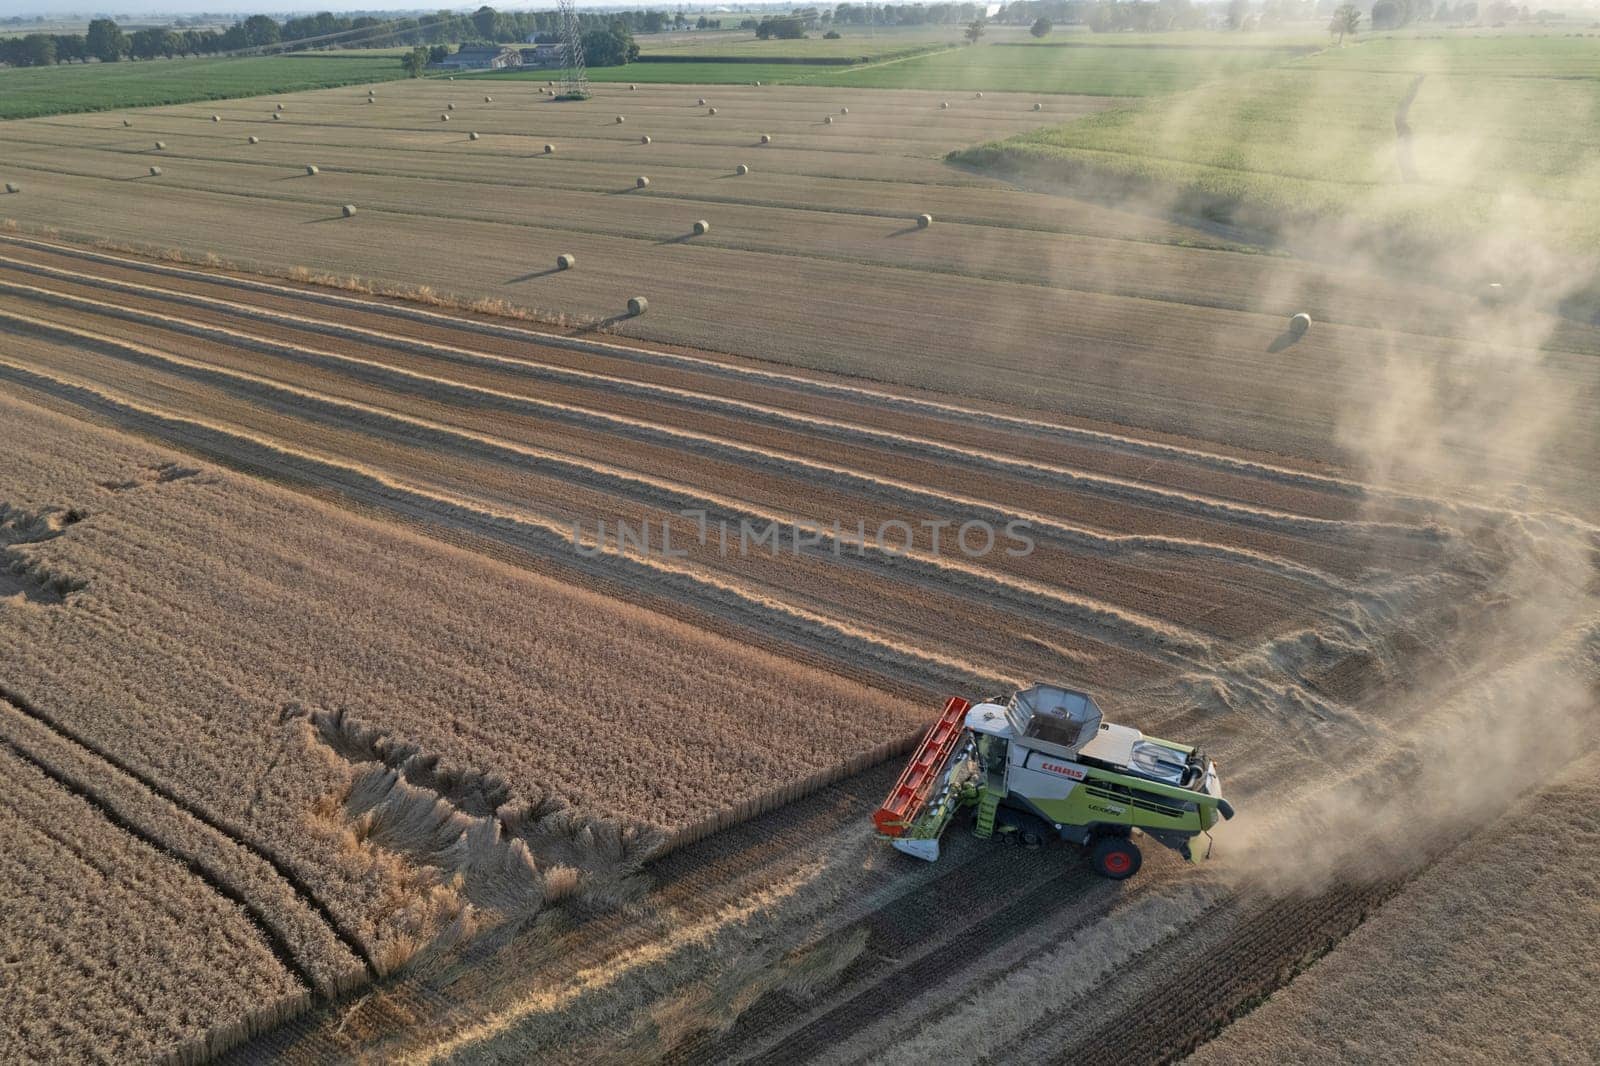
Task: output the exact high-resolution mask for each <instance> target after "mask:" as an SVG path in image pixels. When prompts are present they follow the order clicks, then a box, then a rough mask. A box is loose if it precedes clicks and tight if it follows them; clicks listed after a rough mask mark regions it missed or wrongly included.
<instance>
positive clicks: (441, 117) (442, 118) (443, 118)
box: [439, 113, 450, 122]
mask: <svg viewBox="0 0 1600 1066" xmlns="http://www.w3.org/2000/svg"><path fill="white" fill-rule="evenodd" d="M439 121H440V122H449V121H450V116H449V115H446V114H442V113H441V114H440V115H439Z"/></svg>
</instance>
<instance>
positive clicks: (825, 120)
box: [822, 115, 833, 126]
mask: <svg viewBox="0 0 1600 1066" xmlns="http://www.w3.org/2000/svg"><path fill="white" fill-rule="evenodd" d="M822 124H823V125H824V126H831V125H833V116H832V115H824V116H822Z"/></svg>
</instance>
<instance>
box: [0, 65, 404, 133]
mask: <svg viewBox="0 0 1600 1066" xmlns="http://www.w3.org/2000/svg"><path fill="white" fill-rule="evenodd" d="M401 75H402V71H401V69H400V64H399V61H398V60H396V59H395V58H394V57H393V56H351V55H341V56H321V55H297V56H247V57H240V58H232V57H229V58H221V59H148V60H144V61H142V62H138V63H131V62H129V63H85V64H74V65H71V66H65V65H64V66H56V67H23V68H20V69H4V70H0V119H8V118H30V117H35V116H38V115H57V114H63V113H66V112H72V111H104V110H107V109H109V108H121V107H148V106H150V105H153V104H181V103H185V102H187V101H190V100H228V99H232V98H234V97H240V96H258V95H260V94H262V93H279V92H298V91H300V90H304V89H321V88H328V87H331V86H335V85H357V84H362V83H365V82H373V81H390V80H393V79H395V78H398V77H400V76H401Z"/></svg>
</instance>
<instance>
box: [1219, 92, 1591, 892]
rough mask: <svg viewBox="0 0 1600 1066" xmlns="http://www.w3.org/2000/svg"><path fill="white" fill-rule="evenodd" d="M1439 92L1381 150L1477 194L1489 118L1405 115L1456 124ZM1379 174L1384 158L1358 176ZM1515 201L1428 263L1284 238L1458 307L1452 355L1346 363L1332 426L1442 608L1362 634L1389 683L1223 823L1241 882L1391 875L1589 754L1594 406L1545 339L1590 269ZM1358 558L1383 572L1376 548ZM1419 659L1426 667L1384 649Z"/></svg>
mask: <svg viewBox="0 0 1600 1066" xmlns="http://www.w3.org/2000/svg"><path fill="white" fill-rule="evenodd" d="M1452 91H1453V89H1452V83H1451V82H1450V80H1449V79H1441V78H1429V79H1427V80H1426V82H1425V83H1423V84H1422V86H1421V90H1420V99H1419V102H1418V104H1419V109H1418V111H1414V112H1412V114H1411V116H1410V122H1411V124H1412V125H1413V126H1415V127H1416V129H1415V134H1416V135H1415V136H1414V137H1410V138H1407V142H1408V143H1407V144H1405V145H1404V146H1397V149H1398V150H1400V151H1403V152H1405V153H1408V154H1409V155H1410V161H1411V163H1412V164H1413V165H1414V167H1415V169H1416V173H1417V174H1418V175H1419V176H1420V179H1421V180H1423V181H1426V180H1428V178H1429V176H1430V175H1431V176H1435V177H1437V176H1440V175H1446V174H1448V175H1451V176H1452V178H1453V181H1454V183H1456V184H1460V185H1474V184H1479V185H1480V187H1481V183H1480V182H1479V181H1478V176H1477V175H1472V174H1471V171H1470V169H1469V170H1468V171H1467V174H1468V175H1469V176H1467V177H1463V170H1462V168H1464V167H1465V168H1471V167H1473V166H1474V165H1475V162H1474V161H1477V160H1486V159H1490V158H1493V157H1494V155H1495V154H1496V152H1497V151H1498V150H1501V149H1500V148H1499V147H1498V146H1497V145H1496V144H1495V143H1493V130H1494V129H1495V128H1496V125H1497V122H1496V121H1493V120H1490V121H1485V122H1484V123H1483V128H1484V129H1485V130H1486V131H1488V132H1487V133H1484V134H1483V135H1481V136H1480V135H1478V134H1476V133H1472V132H1469V131H1462V130H1454V131H1450V132H1449V134H1448V135H1446V134H1445V133H1442V132H1441V131H1439V130H1429V129H1427V128H1426V126H1425V125H1424V121H1425V120H1424V119H1421V118H1419V117H1418V114H1419V112H1420V113H1421V114H1423V115H1426V114H1428V113H1429V111H1428V109H1426V108H1424V107H1423V105H1426V104H1429V103H1432V104H1433V105H1434V107H1433V108H1432V111H1433V113H1436V114H1437V113H1442V112H1445V111H1450V110H1457V111H1459V110H1460V109H1459V107H1451V106H1447V107H1443V108H1441V107H1439V106H1438V104H1439V101H1438V99H1437V97H1438V94H1448V93H1450V92H1452ZM1430 95H1433V96H1434V97H1435V99H1434V100H1433V101H1429V99H1428V98H1429V96H1430ZM1489 118H1491V119H1493V118H1495V117H1493V116H1490V117H1489ZM1498 118H1500V119H1503V118H1504V116H1498ZM1388 150H1389V149H1387V148H1386V149H1385V151H1386V152H1387V151H1388ZM1386 166H1387V167H1389V168H1390V169H1392V170H1396V171H1398V169H1399V161H1398V160H1394V161H1390V160H1375V161H1374V164H1373V167H1374V169H1375V170H1380V171H1381V170H1383V169H1384V168H1385V167H1386ZM1489 180H1490V179H1489V177H1488V176H1487V175H1485V176H1483V178H1482V181H1483V182H1488V181H1489ZM1533 192H1534V190H1525V189H1518V188H1513V187H1509V186H1506V185H1501V186H1500V187H1499V188H1498V189H1497V196H1496V197H1495V198H1494V199H1493V201H1492V205H1491V207H1490V208H1489V211H1488V214H1487V217H1484V216H1479V218H1478V220H1477V222H1478V224H1476V225H1474V226H1472V227H1470V228H1469V229H1468V230H1467V231H1465V232H1464V233H1463V234H1462V235H1460V236H1458V237H1457V238H1455V239H1453V240H1451V241H1449V242H1447V243H1443V244H1439V245H1438V246H1437V247H1435V248H1433V249H1432V250H1430V251H1428V252H1426V253H1421V252H1419V250H1418V249H1417V248H1416V247H1415V246H1413V247H1412V248H1411V249H1410V251H1409V253H1408V255H1407V256H1406V258H1405V259H1404V260H1403V261H1398V260H1397V259H1396V258H1395V257H1394V256H1393V254H1392V250H1391V251H1390V252H1388V253H1386V252H1383V251H1379V250H1376V249H1377V246H1376V245H1375V243H1374V241H1373V240H1372V237H1371V234H1370V233H1368V232H1363V231H1362V230H1361V228H1360V226H1359V225H1358V223H1356V222H1353V221H1349V222H1342V223H1337V224H1332V225H1323V226H1320V227H1318V228H1317V230H1316V231H1315V232H1314V233H1311V234H1303V235H1300V236H1299V237H1298V238H1296V237H1290V238H1289V243H1291V244H1297V245H1299V246H1301V247H1306V246H1311V247H1314V248H1315V250H1316V258H1317V259H1318V260H1319V261H1321V262H1323V263H1326V264H1328V265H1330V266H1333V267H1335V268H1336V269H1340V270H1345V271H1354V272H1358V273H1360V274H1363V275H1365V276H1369V277H1371V276H1384V275H1388V276H1396V277H1398V276H1405V277H1407V278H1410V279H1416V278H1424V279H1428V280H1429V281H1430V283H1432V284H1436V285H1438V286H1441V287H1444V288H1446V289H1449V290H1453V291H1455V292H1457V293H1460V294H1463V295H1465V296H1466V297H1467V298H1466V299H1464V300H1461V301H1459V302H1458V303H1457V304H1456V307H1457V310H1456V312H1455V321H1454V323H1453V325H1454V326H1455V330H1454V332H1455V334H1456V335H1457V336H1458V337H1461V338H1463V343H1460V344H1458V345H1455V346H1453V347H1452V349H1451V350H1450V352H1449V354H1447V355H1443V356H1441V354H1440V352H1439V349H1438V348H1437V347H1436V346H1431V345H1428V344H1426V343H1424V342H1423V339H1422V338H1419V337H1417V336H1414V335H1410V334H1407V333H1403V332H1400V331H1389V332H1386V333H1383V334H1381V335H1380V337H1381V340H1380V341H1379V343H1378V344H1377V345H1376V346H1375V350H1372V351H1370V352H1367V353H1364V356H1365V358H1366V361H1365V362H1364V363H1362V362H1353V363H1351V364H1350V365H1349V366H1347V367H1346V373H1345V374H1344V375H1343V377H1344V378H1345V381H1344V382H1343V386H1342V388H1343V391H1342V393H1341V394H1340V395H1339V396H1338V397H1337V401H1336V403H1337V406H1336V417H1335V423H1334V438H1335V439H1334V443H1335V444H1336V445H1337V447H1338V449H1339V450H1340V451H1341V452H1342V453H1343V454H1344V455H1345V456H1347V457H1348V460H1349V463H1350V465H1351V468H1352V471H1353V472H1354V473H1356V474H1357V475H1358V476H1359V477H1361V478H1362V480H1364V481H1366V482H1368V483H1369V484H1372V485H1374V486H1380V487H1384V488H1388V489H1393V490H1397V491H1402V492H1405V493H1407V494H1408V497H1409V498H1416V497H1420V498H1422V499H1424V500H1426V501H1429V502H1428V503H1426V504H1425V505H1424V506H1426V507H1427V508H1429V509H1430V510H1431V514H1430V515H1429V517H1430V518H1431V519H1432V520H1433V521H1434V522H1436V523H1437V525H1438V526H1439V527H1440V528H1441V529H1443V530H1446V531H1447V535H1448V537H1449V551H1448V552H1446V553H1444V554H1443V555H1442V556H1441V562H1440V564H1439V565H1440V567H1441V570H1443V569H1446V568H1448V569H1449V570H1450V574H1449V578H1448V580H1447V581H1445V582H1444V587H1447V588H1449V589H1450V593H1449V595H1450V597H1451V600H1452V602H1450V603H1449V604H1448V605H1447V606H1446V609H1445V610H1444V611H1442V612H1441V611H1439V610H1434V611H1431V612H1425V613H1423V614H1421V615H1419V614H1417V613H1414V612H1413V613H1410V614H1403V615H1400V616H1399V619H1398V621H1397V625H1396V626H1395V627H1393V628H1392V629H1391V630H1390V631H1389V632H1387V633H1375V634H1372V638H1373V640H1374V646H1373V647H1372V648H1370V649H1368V651H1369V652H1370V653H1371V654H1372V655H1373V656H1374V657H1375V658H1376V659H1378V660H1381V661H1384V662H1387V663H1391V664H1393V663H1396V662H1400V663H1402V665H1401V666H1400V667H1399V671H1400V672H1399V681H1400V684H1399V685H1398V686H1397V687H1396V686H1391V687H1390V688H1388V689H1386V690H1385V691H1384V694H1383V695H1381V696H1379V697H1377V698H1374V699H1367V700H1364V701H1359V702H1355V703H1353V704H1352V705H1351V706H1348V707H1344V708H1342V710H1343V711H1345V712H1348V713H1346V714H1343V715H1341V721H1340V726H1341V728H1339V729H1330V730H1325V731H1322V732H1320V733H1319V732H1316V731H1307V732H1305V733H1302V734H1300V735H1299V736H1298V737H1297V738H1296V739H1297V742H1299V743H1301V744H1302V745H1304V746H1308V747H1309V748H1310V750H1309V752H1307V754H1308V755H1309V756H1310V758H1309V759H1308V766H1307V769H1306V774H1305V779H1304V780H1301V781H1297V782H1283V786H1284V787H1283V790H1282V792H1283V795H1284V796H1286V797H1292V798H1288V799H1285V800H1284V801H1282V802H1278V801H1277V800H1276V799H1275V797H1274V796H1273V795H1272V794H1271V793H1272V791H1273V790H1263V791H1264V793H1266V794H1263V795H1260V796H1258V797H1256V800H1255V803H1254V804H1252V805H1250V806H1247V807H1245V808H1244V809H1243V812H1242V813H1241V816H1240V817H1239V818H1238V819H1237V820H1236V821H1235V822H1233V823H1232V824H1230V825H1227V826H1225V827H1223V829H1222V831H1221V832H1220V833H1219V834H1218V840H1219V847H1220V848H1221V850H1222V852H1223V854H1224V855H1226V856H1227V858H1226V865H1227V866H1228V868H1229V870H1230V874H1231V876H1233V877H1235V878H1237V880H1238V881H1239V882H1240V883H1241V884H1247V885H1250V886H1252V887H1256V888H1266V889H1268V890H1276V891H1317V890H1320V889H1322V888H1325V887H1327V886H1328V885H1329V884H1331V883H1333V882H1334V881H1336V880H1341V879H1351V878H1355V879H1364V878H1371V879H1383V878H1391V877H1400V876H1404V875H1406V874H1407V873H1409V872H1411V871H1414V870H1415V869H1416V868H1418V867H1419V866H1420V865H1421V863H1422V862H1423V861H1425V860H1426V859H1428V858H1430V857H1436V856H1438V855H1439V854H1442V853H1443V851H1444V850H1445V849H1446V848H1448V847H1449V846H1451V845H1452V844H1454V843H1456V842H1458V841H1460V840H1462V839H1464V838H1465V837H1466V835H1467V834H1469V833H1470V832H1471V831H1473V830H1474V829H1476V828H1479V827H1481V826H1482V825H1484V824H1486V823H1487V822H1489V821H1490V820H1492V819H1494V818H1497V817H1499V816H1501V815H1503V814H1505V813H1507V812H1508V811H1509V810H1510V809H1512V808H1513V807H1514V806H1515V804H1516V803H1517V802H1518V800H1519V797H1522V796H1524V795H1526V794H1527V793H1529V792H1530V791H1531V790H1537V789H1538V788H1539V787H1540V786H1541V785H1542V784H1544V783H1546V782H1547V781H1549V780H1550V779H1551V778H1552V777H1554V776H1555V775H1557V774H1558V773H1559V771H1560V770H1561V768H1562V767H1564V766H1565V765H1567V764H1568V763H1569V762H1570V761H1572V760H1573V759H1575V758H1578V757H1579V756H1580V755H1582V754H1583V753H1584V752H1585V751H1586V750H1591V749H1592V748H1593V747H1594V746H1595V742H1594V741H1593V740H1592V739H1591V738H1592V736H1593V734H1594V728H1593V727H1594V724H1595V723H1596V721H1597V720H1600V711H1597V706H1600V581H1597V578H1596V562H1597V558H1600V531H1597V529H1596V527H1595V526H1593V525H1592V524H1590V522H1589V521H1588V520H1587V519H1586V516H1592V515H1593V514H1595V513H1596V512H1595V509H1596V506H1597V504H1600V486H1597V485H1596V484H1595V483H1594V478H1593V467H1592V457H1593V456H1594V455H1595V454H1596V450H1595V447H1596V440H1595V437H1596V428H1597V427H1596V425H1595V424H1594V421H1593V412H1594V410H1595V406H1594V404H1595V400H1596V394H1595V390H1594V384H1593V377H1592V375H1584V374H1579V373H1577V372H1575V371H1574V366H1575V364H1577V363H1579V362H1581V360H1566V359H1563V358H1562V353H1561V352H1560V351H1559V348H1560V344H1559V337H1558V333H1559V331H1560V330H1561V329H1562V328H1563V324H1564V322H1569V321H1572V320H1573V317H1574V316H1575V315H1576V316H1578V320H1579V321H1590V320H1593V316H1594V315H1595V312H1594V310H1593V309H1587V308H1586V305H1587V302H1588V301H1590V300H1592V293H1593V286H1594V281H1593V279H1594V277H1595V263H1594V262H1593V261H1592V260H1585V259H1582V258H1580V257H1578V256H1576V255H1574V254H1573V253H1571V252H1567V251H1558V250H1552V248H1551V247H1550V246H1549V245H1547V244H1545V243H1544V242H1543V241H1541V240H1540V239H1539V238H1540V237H1541V236H1548V235H1551V234H1558V233H1559V231H1560V227H1561V226H1562V224H1563V221H1562V218H1561V211H1562V210H1563V209H1562V208H1560V207H1557V206H1552V204H1553V201H1551V200H1549V199H1539V198H1537V197H1535V196H1534V195H1532V193H1533ZM1439 194H1440V195H1446V194H1447V191H1446V190H1444V189H1440V190H1439ZM1296 295H1297V294H1296V293H1292V292H1283V293H1276V294H1269V298H1282V299H1283V300H1284V301H1285V302H1287V301H1290V300H1292V299H1294V298H1295V297H1296ZM1553 342H1554V343H1553ZM1546 345H1549V348H1548V349H1547V348H1546V347H1545V346H1546ZM1286 357H1289V358H1292V357H1293V353H1292V351H1291V352H1290V353H1286ZM1586 460H1588V461H1586ZM1380 495H1381V493H1374V499H1377V498H1379V496H1380ZM1371 565H1372V570H1373V572H1374V573H1380V572H1382V571H1383V570H1385V569H1386V566H1385V559H1384V558H1383V557H1382V555H1381V553H1375V554H1374V556H1373V558H1372V559H1371ZM1406 619H1409V621H1407V620H1406ZM1328 636H1329V639H1338V638H1339V637H1341V636H1348V633H1347V632H1345V633H1338V634H1334V633H1330V634H1328ZM1418 645H1426V646H1429V647H1431V649H1432V652H1433V654H1430V655H1428V656H1414V657H1412V658H1411V659H1409V660H1407V659H1404V658H1403V657H1401V656H1400V655H1399V653H1398V651H1397V648H1399V647H1415V646H1418ZM1277 680H1278V681H1280V682H1281V683H1283V684H1288V685H1292V684H1293V683H1294V679H1292V678H1280V679H1277ZM1308 738H1309V739H1308Z"/></svg>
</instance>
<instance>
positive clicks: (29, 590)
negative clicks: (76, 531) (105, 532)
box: [0, 503, 89, 606]
mask: <svg viewBox="0 0 1600 1066" xmlns="http://www.w3.org/2000/svg"><path fill="white" fill-rule="evenodd" d="M87 517H88V515H87V514H85V513H84V512H83V511H80V510H78V509H77V508H64V507H46V508H43V509H41V510H38V511H28V510H23V509H22V508H18V507H12V506H11V505H10V504H7V503H0V605H3V604H5V603H6V602H8V601H18V600H20V601H23V602H31V603H42V604H50V605H57V606H59V605H60V604H63V603H65V602H67V597H68V596H70V595H72V594H73V593H74V592H78V591H81V590H82V589H84V588H86V587H88V584H89V583H88V582H87V581H84V580H81V579H79V578H76V577H73V576H71V575H70V574H64V573H61V572H60V571H58V570H56V569H54V568H53V567H50V566H48V565H46V564H45V563H43V562H41V561H39V560H38V559H37V558H35V557H34V556H33V555H32V554H31V553H30V552H28V551H27V550H26V549H27V545H30V544H40V543H43V542H45V541H48V540H54V539H55V538H57V537H59V536H61V535H62V534H63V533H65V532H66V531H67V530H68V529H69V528H70V527H72V526H74V525H76V524H77V523H79V522H81V521H83V520H84V519H85V518H87Z"/></svg>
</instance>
